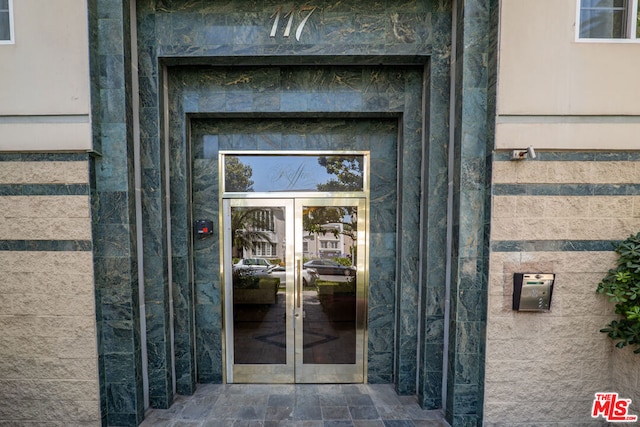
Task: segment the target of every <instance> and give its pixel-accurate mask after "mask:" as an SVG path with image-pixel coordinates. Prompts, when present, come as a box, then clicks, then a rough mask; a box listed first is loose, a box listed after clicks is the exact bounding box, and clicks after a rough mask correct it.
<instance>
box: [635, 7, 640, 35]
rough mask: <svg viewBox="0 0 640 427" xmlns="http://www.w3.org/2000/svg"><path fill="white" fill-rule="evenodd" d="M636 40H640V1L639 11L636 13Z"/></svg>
mask: <svg viewBox="0 0 640 427" xmlns="http://www.w3.org/2000/svg"><path fill="white" fill-rule="evenodd" d="M636 38H637V39H640V1H639V2H638V10H637V11H636Z"/></svg>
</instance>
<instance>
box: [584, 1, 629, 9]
mask: <svg viewBox="0 0 640 427" xmlns="http://www.w3.org/2000/svg"><path fill="white" fill-rule="evenodd" d="M626 3H627V0H582V1H581V2H580V8H582V9H589V8H594V7H597V8H606V9H611V8H618V9H624V8H625V7H626Z"/></svg>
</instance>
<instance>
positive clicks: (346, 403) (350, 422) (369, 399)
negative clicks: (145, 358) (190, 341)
mask: <svg viewBox="0 0 640 427" xmlns="http://www.w3.org/2000/svg"><path fill="white" fill-rule="evenodd" d="M448 425H449V424H447V422H446V421H444V419H443V416H442V412H441V411H439V410H436V411H425V410H422V409H420V407H419V406H418V403H417V401H416V398H415V397H413V396H398V395H396V393H395V391H394V390H393V387H392V386H391V385H380V384H376V385H373V384H355V385H341V384H331V385H316V384H297V385H266V384H203V385H200V386H199V387H198V390H197V391H196V393H195V394H194V395H193V396H187V397H185V396H178V397H177V399H176V401H175V402H174V403H173V405H172V406H171V408H169V409H154V410H151V411H150V412H149V413H148V414H147V416H146V419H145V420H144V422H143V423H142V424H141V426H142V427H152V426H153V427H156V426H166V427H190V426H202V427H213V426H247V427H248V426H274V427H275V426H304V427H325V426H326V427H329V426H331V427H332V426H336V427H338V426H340V427H341V426H356V427H357V426H361V427H369V426H371V427H373V426H389V427H405V426H407V427H409V426H429V427H441V426H448Z"/></svg>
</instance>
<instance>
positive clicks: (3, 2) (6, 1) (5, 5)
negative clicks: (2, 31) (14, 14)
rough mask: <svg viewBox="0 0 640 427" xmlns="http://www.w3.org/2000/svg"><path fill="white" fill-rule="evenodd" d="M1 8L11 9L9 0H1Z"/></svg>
mask: <svg viewBox="0 0 640 427" xmlns="http://www.w3.org/2000/svg"><path fill="white" fill-rule="evenodd" d="M0 10H9V0H0Z"/></svg>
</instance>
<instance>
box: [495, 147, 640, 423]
mask: <svg viewBox="0 0 640 427" xmlns="http://www.w3.org/2000/svg"><path fill="white" fill-rule="evenodd" d="M620 157H622V156H620ZM631 157H633V156H631ZM550 158H557V159H558V160H549V159H550ZM633 160H635V161H632V160H629V159H625V160H622V161H608V160H607V159H606V158H605V157H604V154H603V155H602V157H601V156H599V155H597V154H593V155H592V154H584V155H581V154H576V153H574V154H573V155H572V154H558V153H556V155H555V156H554V155H553V153H541V154H540V155H539V160H529V161H521V162H516V161H509V160H508V157H507V155H506V153H502V154H501V153H498V154H497V155H496V161H494V163H493V166H494V167H493V196H492V224H491V255H490V275H489V302H488V304H489V306H488V321H487V353H486V382H485V412H484V419H485V425H487V426H520V425H522V426H525V425H527V426H528V425H536V426H556V425H562V426H576V427H577V426H588V425H602V424H604V422H603V420H602V419H600V420H593V419H592V418H591V416H590V415H591V405H592V403H593V399H594V394H595V393H596V392H598V391H618V392H619V393H620V394H621V396H622V397H626V398H631V399H633V400H634V406H636V407H637V404H636V402H640V388H639V387H638V375H639V372H640V358H639V357H638V356H637V355H633V354H632V353H631V352H620V351H619V350H616V349H614V348H613V346H612V344H611V342H610V340H609V339H608V338H607V337H606V335H604V334H602V333H600V332H599V329H600V328H602V327H604V325H606V324H607V323H608V322H609V321H610V320H611V319H612V318H613V315H612V313H613V310H612V306H611V305H610V304H609V303H608V302H607V301H606V299H605V298H603V297H602V296H600V295H597V294H596V293H595V289H596V287H597V284H598V282H599V281H600V280H601V279H602V277H603V276H604V274H605V272H606V271H607V270H608V269H609V268H611V267H613V266H614V265H615V260H616V255H615V253H614V252H612V251H611V244H610V241H612V240H621V239H624V238H626V237H627V236H628V235H629V234H631V233H634V234H635V233H637V232H638V231H640V197H638V190H637V189H636V185H637V183H640V162H639V161H637V159H633ZM537 272H539V273H555V274H556V282H555V287H554V293H553V300H552V304H551V310H550V311H549V312H540V313H531V312H530V313H527V312H516V311H513V310H512V308H511V306H512V295H513V274H514V273H537Z"/></svg>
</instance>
